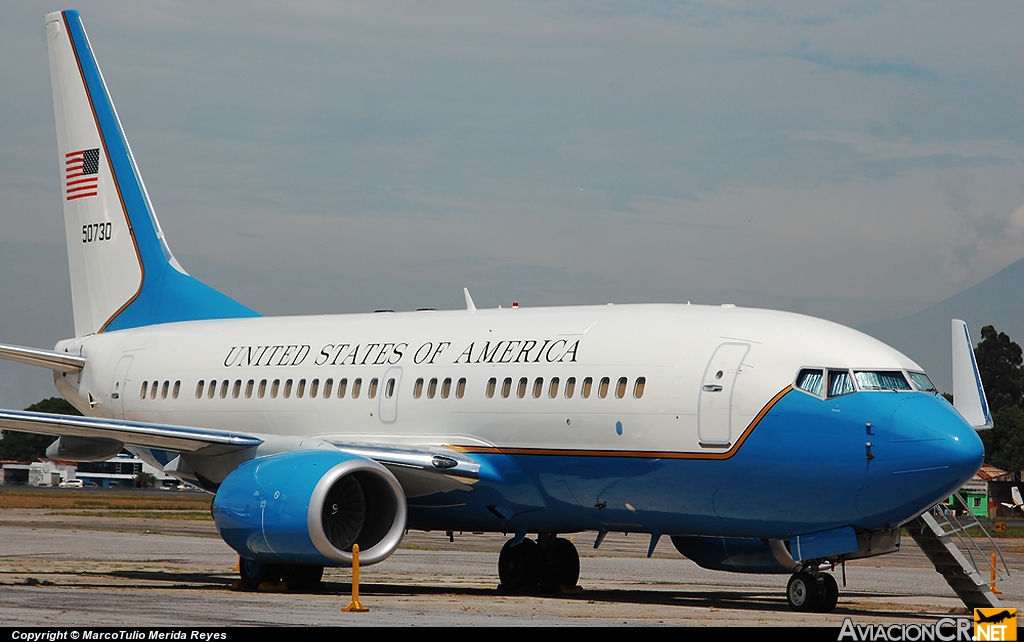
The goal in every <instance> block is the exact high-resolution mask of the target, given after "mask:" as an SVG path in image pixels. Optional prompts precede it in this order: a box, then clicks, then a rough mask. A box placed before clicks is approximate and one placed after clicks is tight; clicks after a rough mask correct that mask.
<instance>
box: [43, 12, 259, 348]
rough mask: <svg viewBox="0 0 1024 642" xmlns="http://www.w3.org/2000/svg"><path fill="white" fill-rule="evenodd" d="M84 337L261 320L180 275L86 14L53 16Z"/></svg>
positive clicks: (67, 203)
mask: <svg viewBox="0 0 1024 642" xmlns="http://www.w3.org/2000/svg"><path fill="white" fill-rule="evenodd" d="M46 35H47V43H48V48H49V51H50V80H51V82H52V84H53V109H54V115H55V116H56V119H57V149H58V152H59V163H60V177H61V200H62V201H63V202H64V223H65V230H66V234H67V244H68V263H69V266H70V268H71V295H72V302H73V306H74V315H75V335H76V336H84V335H87V334H93V333H96V332H103V331H105V330H119V329H123V328H134V327H139V326H145V325H153V324H157V323H170V322H172V321H189V320H196V319H219V318H231V317H249V316H257V315H256V313H255V312H253V311H252V310H250V309H249V308H247V307H245V306H243V305H242V304H240V303H238V302H236V301H233V300H232V299H230V298H228V297H226V296H224V295H223V294H221V293H219V292H217V291H216V290H214V289H212V288H210V287H209V286H207V285H205V284H203V283H201V282H199V281H197V280H195V279H193V278H192V277H191V276H189V275H188V274H187V273H185V271H184V270H183V269H182V268H181V266H180V265H178V262H177V261H176V260H175V259H174V256H173V255H171V251H170V249H169V248H168V247H167V244H166V243H165V242H164V238H163V232H162V231H161V230H160V224H159V223H158V222H157V220H156V215H155V214H154V213H153V207H152V205H151V204H150V202H149V196H148V195H147V194H146V188H145V185H143V183H142V176H141V175H140V174H139V172H138V169H137V168H136V166H135V159H134V158H133V157H132V153H131V149H129V147H128V141H127V139H126V138H125V136H124V132H123V131H122V129H121V123H120V121H119V120H118V118H117V112H116V111H114V104H113V102H112V101H111V100H110V95H109V94H108V93H107V87H106V84H105V83H104V81H103V76H102V74H101V73H100V69H99V65H98V64H97V63H96V58H95V57H94V56H93V53H92V47H91V46H90V45H89V40H88V38H87V37H86V35H85V29H84V28H83V27H82V20H81V17H80V16H79V14H78V12H77V11H62V12H57V13H51V14H47V16H46Z"/></svg>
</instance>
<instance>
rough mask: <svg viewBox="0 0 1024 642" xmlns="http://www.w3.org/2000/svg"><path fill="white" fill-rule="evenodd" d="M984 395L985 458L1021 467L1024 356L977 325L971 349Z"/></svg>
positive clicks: (999, 464)
mask: <svg viewBox="0 0 1024 642" xmlns="http://www.w3.org/2000/svg"><path fill="white" fill-rule="evenodd" d="M974 358H975V359H976V360H977V362H978V371H979V372H980V373H981V382H982V384H984V386H985V396H986V397H987V398H988V404H989V408H990V409H991V410H992V423H993V427H992V429H991V430H983V431H981V432H980V433H979V434H980V435H981V441H982V443H984V444H985V462H986V463H988V464H991V465H993V466H995V467H997V468H1002V469H1003V470H1008V471H1018V470H1024V369H1022V368H1021V364H1022V362H1024V357H1022V351H1021V347H1020V346H1019V345H1018V344H1016V343H1014V342H1013V341H1011V340H1010V337H1008V336H1006V334H1005V333H1003V332H997V331H996V329H995V328H994V327H992V326H990V325H987V326H985V327H984V328H982V329H981V342H980V343H978V347H977V348H976V349H975V350H974Z"/></svg>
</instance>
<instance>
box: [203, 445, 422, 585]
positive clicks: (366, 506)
mask: <svg viewBox="0 0 1024 642" xmlns="http://www.w3.org/2000/svg"><path fill="white" fill-rule="evenodd" d="M213 519H214V522H215V523H216V524H217V529H218V530H219V531H220V535H221V537H222V538H224V541H225V542H227V543H228V545H229V546H231V548H233V549H235V550H236V551H238V554H239V555H241V556H242V557H243V558H246V559H253V560H257V561H260V562H265V563H271V564H308V565H314V566H348V565H351V563H352V545H353V544H359V562H360V564H374V563H376V562H380V561H382V560H384V559H386V558H387V557H388V556H389V555H391V553H392V552H393V551H394V550H395V549H396V548H398V544H399V542H401V541H402V535H403V534H404V532H405V520H406V506H405V494H404V493H403V491H402V487H401V486H400V485H399V483H398V480H396V479H395V477H394V475H392V474H391V473H390V472H389V471H388V470H387V469H386V468H384V467H383V466H381V465H380V464H378V463H377V462H375V461H371V460H369V459H366V458H363V457H359V456H356V455H350V454H348V453H343V452H338V451H322V450H304V451H295V452H290V453H283V454H280V455H271V456H268V457H261V458H259V459H253V460H251V461H248V462H246V463H244V464H242V465H241V466H239V467H238V468H236V469H235V470H233V471H232V472H231V474H229V475H228V476H227V477H226V478H225V479H224V481H223V482H222V483H221V485H220V488H218V489H217V495H216V497H214V499H213Z"/></svg>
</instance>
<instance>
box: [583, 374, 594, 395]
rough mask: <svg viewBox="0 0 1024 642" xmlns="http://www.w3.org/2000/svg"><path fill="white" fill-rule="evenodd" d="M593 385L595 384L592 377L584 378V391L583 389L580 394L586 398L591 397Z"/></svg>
mask: <svg viewBox="0 0 1024 642" xmlns="http://www.w3.org/2000/svg"><path fill="white" fill-rule="evenodd" d="M593 385H594V379H593V378H592V377H587V378H586V379H584V380H583V391H582V394H581V395H580V396H581V397H583V398H584V399H589V398H590V389H591V388H592V387H593Z"/></svg>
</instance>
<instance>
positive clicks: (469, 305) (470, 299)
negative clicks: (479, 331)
mask: <svg viewBox="0 0 1024 642" xmlns="http://www.w3.org/2000/svg"><path fill="white" fill-rule="evenodd" d="M462 293H463V294H465V295H466V309H467V310H469V311H470V312H471V313H472V312H476V304H475V303H473V297H471V296H470V295H469V288H462Z"/></svg>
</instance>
